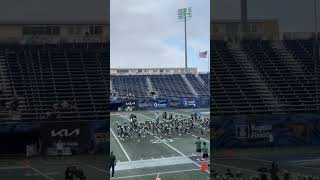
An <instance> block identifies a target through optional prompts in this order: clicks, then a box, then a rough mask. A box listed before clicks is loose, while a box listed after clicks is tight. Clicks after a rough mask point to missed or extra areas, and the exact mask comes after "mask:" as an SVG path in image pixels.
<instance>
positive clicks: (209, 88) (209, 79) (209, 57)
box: [208, 51, 210, 96]
mask: <svg viewBox="0 0 320 180" xmlns="http://www.w3.org/2000/svg"><path fill="white" fill-rule="evenodd" d="M208 91H209V96H210V51H208Z"/></svg>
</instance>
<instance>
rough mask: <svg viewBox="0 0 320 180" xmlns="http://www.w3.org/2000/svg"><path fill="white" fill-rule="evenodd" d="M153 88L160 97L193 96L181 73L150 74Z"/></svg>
mask: <svg viewBox="0 0 320 180" xmlns="http://www.w3.org/2000/svg"><path fill="white" fill-rule="evenodd" d="M149 78H150V81H151V83H152V85H153V88H154V89H155V90H156V91H157V92H158V95H159V96H160V97H193V96H194V95H193V94H192V92H191V91H190V90H189V89H188V86H187V84H186V83H185V82H184V81H183V79H182V77H181V75H150V76H149Z"/></svg>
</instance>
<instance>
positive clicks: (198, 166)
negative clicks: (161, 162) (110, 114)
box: [121, 113, 210, 174]
mask: <svg viewBox="0 0 320 180" xmlns="http://www.w3.org/2000/svg"><path fill="white" fill-rule="evenodd" d="M137 114H139V113H137ZM139 115H141V114H139ZM142 116H144V115H142ZM121 117H123V118H125V119H126V120H128V121H130V120H129V119H128V118H126V117H124V116H122V115H121ZM145 117H148V116H145ZM148 118H150V117H148ZM147 132H148V133H149V134H151V135H152V136H153V137H155V138H156V139H158V140H159V141H161V142H162V143H163V144H165V145H167V146H168V147H170V148H171V149H173V150H174V151H176V152H177V153H178V154H180V155H182V156H184V157H187V156H186V155H185V154H183V153H182V152H180V151H179V150H177V149H176V148H174V147H173V146H171V145H170V144H168V143H166V142H164V141H162V140H161V139H160V138H159V137H157V136H155V135H154V134H152V133H151V132H149V131H147ZM191 161H192V160H191ZM192 162H193V163H194V164H195V165H196V166H198V167H200V164H198V163H197V162H194V161H192ZM206 172H207V173H209V174H210V172H209V171H208V170H206Z"/></svg>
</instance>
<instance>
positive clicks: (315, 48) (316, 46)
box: [313, 0, 319, 111]
mask: <svg viewBox="0 0 320 180" xmlns="http://www.w3.org/2000/svg"><path fill="white" fill-rule="evenodd" d="M317 9H318V7H317V0H314V45H313V57H314V76H315V85H316V110H317V111H319V95H318V90H319V77H318V76H319V73H318V66H319V43H318V38H319V37H318V12H317Z"/></svg>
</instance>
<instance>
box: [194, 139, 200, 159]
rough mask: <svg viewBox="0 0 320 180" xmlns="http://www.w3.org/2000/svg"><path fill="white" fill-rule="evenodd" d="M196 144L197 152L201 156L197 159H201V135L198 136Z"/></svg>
mask: <svg viewBox="0 0 320 180" xmlns="http://www.w3.org/2000/svg"><path fill="white" fill-rule="evenodd" d="M195 144H196V153H197V155H198V157H199V159H197V160H198V161H201V140H200V137H197V139H196V143H195Z"/></svg>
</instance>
